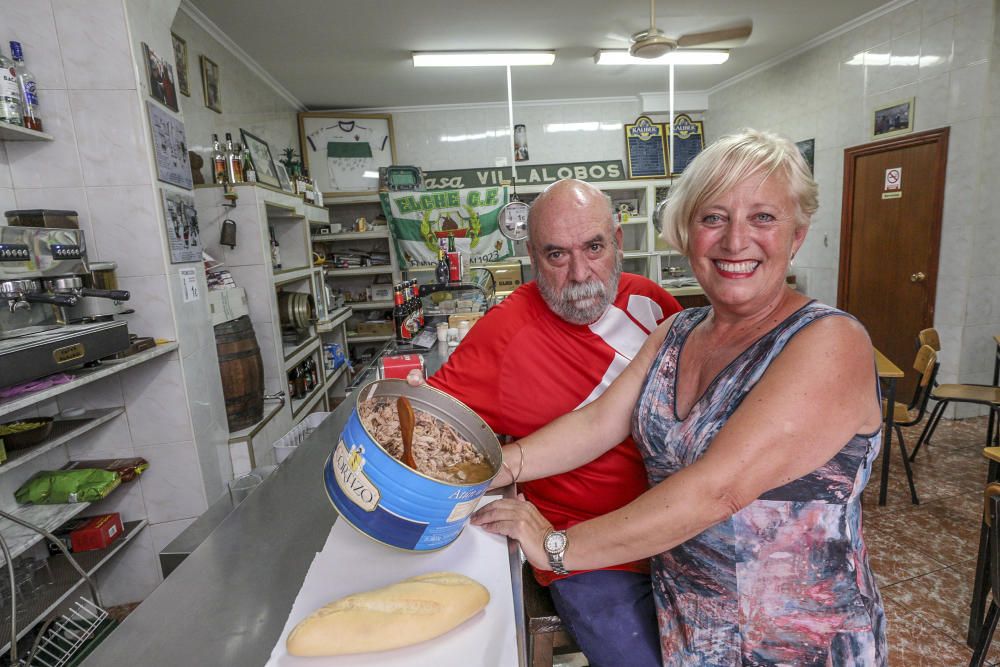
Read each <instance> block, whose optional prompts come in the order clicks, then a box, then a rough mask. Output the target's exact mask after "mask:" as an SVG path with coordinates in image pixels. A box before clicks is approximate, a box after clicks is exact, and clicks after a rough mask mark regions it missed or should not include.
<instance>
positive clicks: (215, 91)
mask: <svg viewBox="0 0 1000 667" xmlns="http://www.w3.org/2000/svg"><path fill="white" fill-rule="evenodd" d="M200 59H201V86H202V90H203V91H204V93H205V106H206V107H208V108H209V109H211V110H212V111H214V112H216V113H222V83H221V82H220V81H219V66H218V65H216V64H215V63H214V62H212V61H211V60H209V59H208V58H207V57H206V56H200Z"/></svg>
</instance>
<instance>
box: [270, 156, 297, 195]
mask: <svg viewBox="0 0 1000 667" xmlns="http://www.w3.org/2000/svg"><path fill="white" fill-rule="evenodd" d="M274 168H275V169H276V170H277V172H278V182H279V183H281V189H282V190H284V191H285V192H294V190H293V189H292V180H291V179H290V178H288V170H287V169H285V165H283V164H281V163H280V162H278V163H276V164H275V165H274Z"/></svg>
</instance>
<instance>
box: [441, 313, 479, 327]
mask: <svg viewBox="0 0 1000 667" xmlns="http://www.w3.org/2000/svg"><path fill="white" fill-rule="evenodd" d="M482 316H483V314H482V313H455V314H454V315H449V316H448V326H449V327H455V328H456V329H457V328H458V323H459V322H463V321H465V322H468V323H469V327H470V328H471V327H472V325H473V324H475V323H476V322H478V321H479V318H480V317H482Z"/></svg>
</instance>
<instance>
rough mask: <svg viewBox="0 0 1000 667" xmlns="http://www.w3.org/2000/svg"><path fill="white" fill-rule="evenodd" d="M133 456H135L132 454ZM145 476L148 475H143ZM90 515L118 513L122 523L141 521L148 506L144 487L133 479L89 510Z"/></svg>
mask: <svg viewBox="0 0 1000 667" xmlns="http://www.w3.org/2000/svg"><path fill="white" fill-rule="evenodd" d="M131 456H134V454H132V455H131ZM142 474H143V475H145V474H146V473H142ZM87 512H88V514H110V513H112V512H118V514H120V515H121V517H122V521H123V522H124V521H139V520H141V519H145V518H146V504H145V502H144V501H143V498H142V487H140V486H139V481H138V480H137V479H133V480H132V481H131V482H125V483H123V484H122V485H121V486H119V487H118V488H117V489H115V490H114V491H113V492H112V493H111V494H110V495H109V496H108V497H107V498H105V499H104V500H100V501H98V502H96V503H94V504H93V506H92V507H90V508H88V510H87Z"/></svg>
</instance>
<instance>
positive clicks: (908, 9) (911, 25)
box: [889, 2, 922, 39]
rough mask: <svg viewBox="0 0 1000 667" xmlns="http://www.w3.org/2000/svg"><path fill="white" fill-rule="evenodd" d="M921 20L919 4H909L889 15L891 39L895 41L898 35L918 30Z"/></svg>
mask: <svg viewBox="0 0 1000 667" xmlns="http://www.w3.org/2000/svg"><path fill="white" fill-rule="evenodd" d="M921 19H922V11H921V7H920V3H919V2H911V3H909V4H908V5H903V6H902V7H900V8H899V9H897V10H896V11H894V12H892V13H891V14H889V24H890V26H891V28H892V37H893V38H894V39H895V38H896V37H899V36H900V35H905V34H907V33H909V32H912V31H914V30H919V29H920V21H921Z"/></svg>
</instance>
